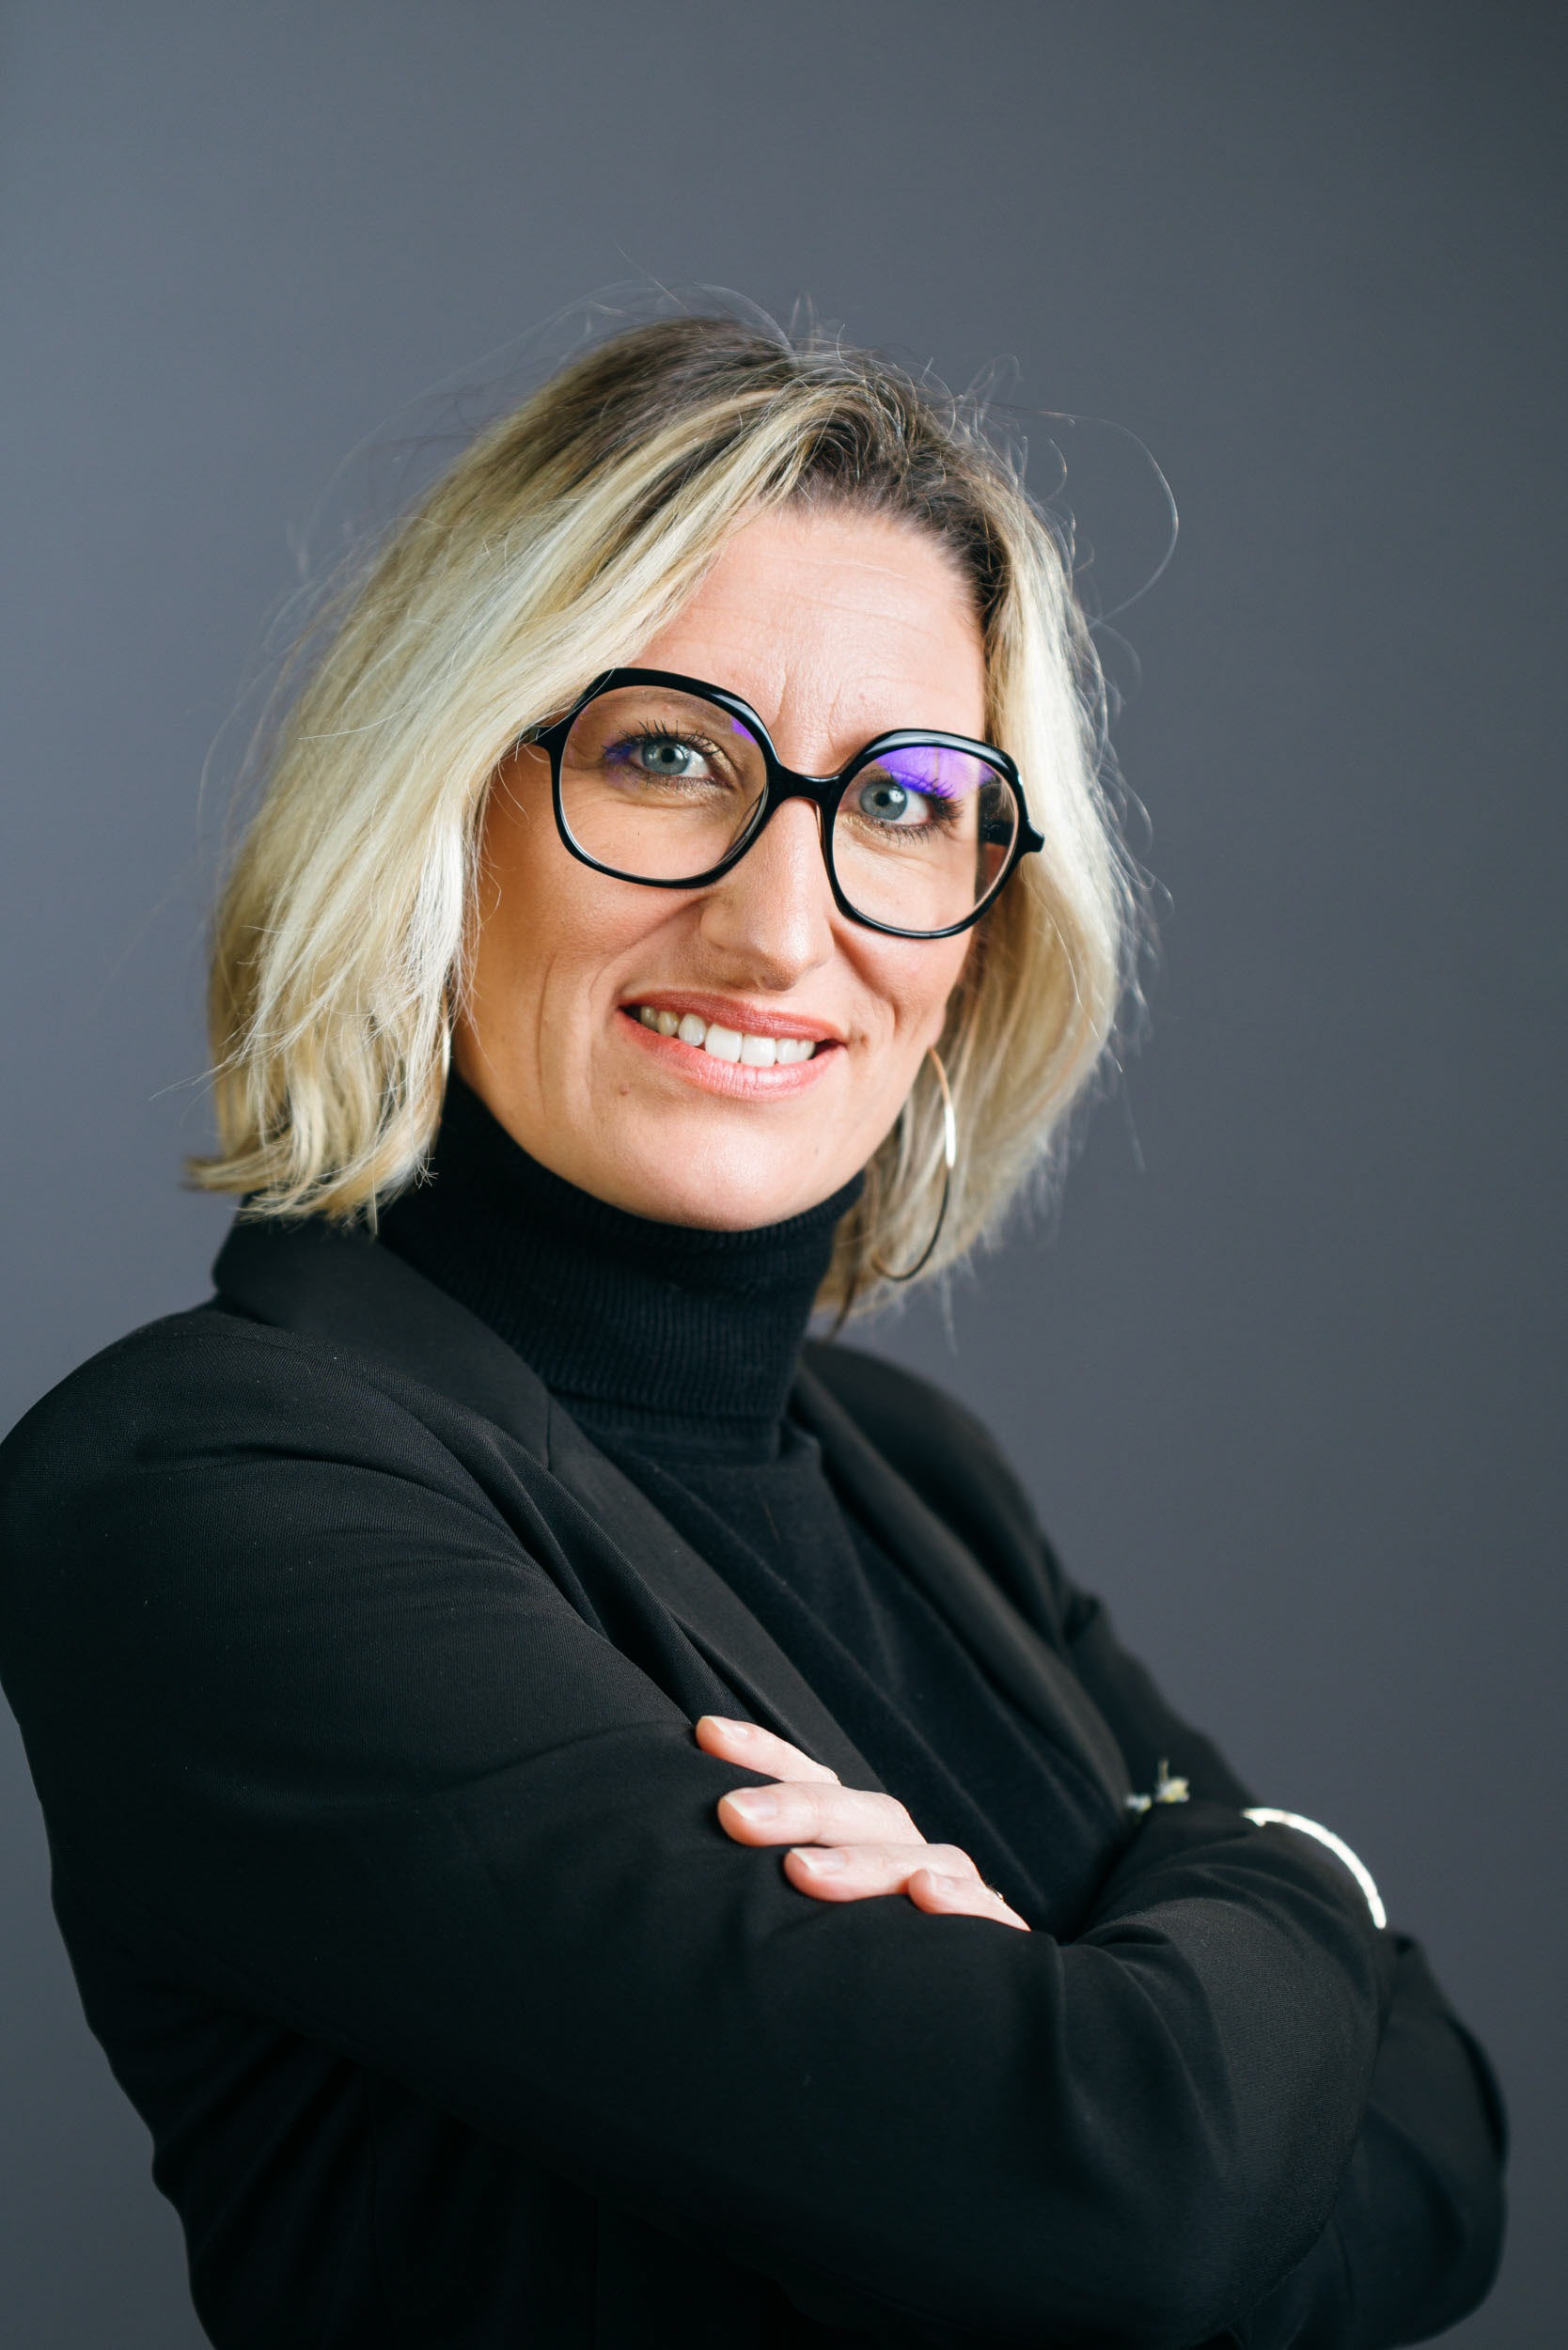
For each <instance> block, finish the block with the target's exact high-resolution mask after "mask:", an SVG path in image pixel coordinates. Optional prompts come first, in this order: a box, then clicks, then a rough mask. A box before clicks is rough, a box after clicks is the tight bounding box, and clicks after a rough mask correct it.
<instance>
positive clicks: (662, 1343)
mask: <svg viewBox="0 0 1568 2350" xmlns="http://www.w3.org/2000/svg"><path fill="white" fill-rule="evenodd" d="M860 1183H861V1178H860V1177H859V1176H858V1175H857V1176H856V1177H855V1179H854V1180H853V1182H851V1183H847V1184H846V1185H845V1186H844V1188H843V1189H842V1190H841V1191H839V1192H836V1193H835V1194H834V1195H833V1197H832V1198H831V1199H824V1200H823V1201H822V1202H821V1204H820V1205H819V1206H817V1207H814V1208H808V1210H807V1211H806V1213H805V1214H803V1215H796V1216H791V1217H790V1218H789V1219H788V1221H787V1222H785V1223H782V1224H768V1225H762V1226H760V1227H758V1228H756V1229H754V1230H749V1231H740V1232H711V1231H703V1230H697V1229H695V1228H694V1227H692V1226H690V1225H682V1224H660V1223H655V1222H653V1221H652V1220H651V1219H650V1218H649V1217H647V1216H640V1215H632V1214H628V1213H627V1211H626V1210H625V1209H623V1208H616V1207H611V1206H610V1205H608V1203H607V1202H605V1201H604V1200H603V1199H594V1198H593V1197H592V1196H591V1195H590V1194H589V1193H588V1192H585V1191H580V1190H579V1189H578V1188H577V1186H576V1184H574V1183H567V1182H565V1181H564V1180H563V1178H562V1177H560V1176H558V1175H555V1174H552V1172H551V1171H550V1169H549V1168H548V1167H541V1165H540V1163H539V1161H538V1160H537V1159H534V1158H531V1157H530V1156H529V1155H528V1153H527V1152H525V1151H524V1150H522V1149H521V1148H520V1147H519V1145H518V1144H517V1143H515V1142H514V1141H513V1140H512V1138H511V1136H510V1135H509V1134H508V1133H507V1132H506V1130H505V1128H504V1127H503V1126H501V1125H500V1123H499V1122H498V1121H497V1120H495V1119H494V1117H493V1116H492V1115H491V1113H490V1111H489V1110H488V1109H487V1108H486V1107H485V1105H484V1104H483V1103H482V1102H481V1101H480V1100H479V1098H478V1094H476V1093H475V1092H473V1091H472V1090H471V1089H470V1088H469V1087H467V1086H466V1085H464V1084H463V1081H462V1079H461V1078H459V1077H458V1076H456V1075H455V1074H454V1076H453V1077H452V1079H451V1082H450V1084H449V1086H448V1088H447V1102H446V1107H445V1111H444V1113H443V1117H442V1121H441V1131H440V1134H439V1136H438V1137H437V1140H436V1146H435V1150H434V1152H433V1154H432V1157H431V1167H430V1171H429V1174H428V1176H427V1177H425V1178H424V1179H423V1180H422V1181H421V1182H419V1183H416V1185H415V1186H414V1188H413V1189H412V1190H410V1191H407V1192H405V1193H404V1194H403V1195H402V1197H401V1198H400V1199H396V1200H394V1201H393V1203H392V1205H391V1206H390V1207H389V1208H387V1209H386V1210H384V1213H383V1215H382V1219H381V1225H380V1232H379V1237H380V1240H381V1242H382V1245H383V1246H385V1247H388V1248H391V1249H393V1250H395V1251H396V1253H397V1254H398V1255H399V1256H400V1257H401V1258H403V1260H404V1261H406V1262H407V1263H409V1264H412V1265H413V1266H414V1267H415V1269H416V1271H417V1272H419V1273H422V1274H424V1275H425V1276H426V1277H427V1279H430V1280H432V1281H434V1282H435V1283H436V1284H437V1285H438V1286H439V1287H440V1288H442V1289H444V1290H445V1291H446V1292H447V1294H448V1295H449V1296H452V1297H455V1298H456V1299H458V1301H459V1303H460V1304H462V1305H464V1306H466V1307H467V1308H469V1310H470V1311H471V1312H473V1313H476V1314H478V1317H479V1319H480V1320H481V1321H483V1322H485V1323H487V1324H489V1326H490V1328H491V1329H493V1330H494V1331H495V1332H496V1334H497V1336H499V1337H500V1338H503V1339H505V1340H506V1341H507V1343H508V1344H509V1345H510V1346H513V1347H515V1348H516V1349H517V1352H518V1353H519V1354H520V1355H522V1356H523V1357H524V1359H525V1361H526V1362H527V1363H529V1364H530V1365H531V1366H532V1367H533V1369H534V1370H535V1371H538V1373H539V1375H540V1377H541V1379H542V1380H543V1381H544V1384H545V1386H546V1387H549V1388H551V1389H552V1391H553V1392H555V1393H556V1394H558V1395H559V1396H560V1397H561V1398H562V1400H563V1402H565V1403H566V1404H567V1406H568V1408H569V1409H570V1410H572V1411H573V1412H574V1413H576V1415H577V1416H578V1417H579V1418H582V1419H583V1420H585V1421H586V1422H587V1423H588V1425H589V1426H590V1427H593V1428H597V1429H603V1430H604V1431H605V1432H606V1433H609V1432H614V1433H616V1434H619V1435H621V1436H623V1437H625V1438H628V1439H630V1440H632V1441H634V1442H635V1441H636V1440H637V1439H638V1438H639V1437H642V1436H646V1437H648V1438H650V1439H651V1440H655V1441H658V1440H665V1439H668V1440H670V1441H673V1442H675V1443H677V1444H678V1446H679V1448H680V1449H682V1450H683V1451H695V1452H707V1453H713V1454H715V1455H722V1456H728V1457H730V1458H736V1459H751V1460H757V1459H766V1458H770V1457H771V1456H772V1455H773V1453H774V1452H775V1451H776V1449H777V1442H778V1433H779V1428H780V1424H781V1421H782V1418H783V1412H784V1405H785V1402H786V1399H787V1397H788V1395H789V1391H790V1386H791V1382H792V1379H793V1377H794V1371H795V1364H796V1359H797V1357H798V1355H799V1353H800V1345H801V1340H802V1339H803V1338H804V1337H805V1335H806V1325H807V1323H808V1319H809V1317H810V1312H811V1307H812V1302H813V1300H814V1299H815V1297H816V1294H817V1291H818V1289H819V1288H820V1287H821V1285H822V1280H823V1275H824V1274H825V1272H826V1270H827V1265H828V1260H829V1258H830V1256H831V1254H832V1250H833V1235H834V1230H835V1228H836V1227H837V1225H838V1223H839V1218H840V1216H842V1215H843V1214H844V1213H845V1211H846V1210H847V1209H849V1208H850V1207H852V1206H853V1205H854V1203H855V1199H857V1198H858V1196H859V1191H860Z"/></svg>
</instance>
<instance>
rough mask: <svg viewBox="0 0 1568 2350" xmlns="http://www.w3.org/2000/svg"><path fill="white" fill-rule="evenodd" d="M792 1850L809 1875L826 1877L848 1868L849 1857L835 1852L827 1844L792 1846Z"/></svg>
mask: <svg viewBox="0 0 1568 2350" xmlns="http://www.w3.org/2000/svg"><path fill="white" fill-rule="evenodd" d="M790 1850H791V1851H792V1853H793V1854H794V1857H795V1858H796V1859H797V1860H798V1861H799V1862H800V1865H801V1867H802V1868H803V1869H804V1870H806V1872H808V1875H810V1876H814V1877H824V1876H826V1875H827V1874H828V1873H829V1872H830V1871H832V1870H834V1869H843V1868H847V1866H848V1865H849V1855H848V1854H847V1853H841V1852H835V1851H834V1850H833V1848H832V1846H831V1845H826V1844H792V1845H791V1847H790Z"/></svg>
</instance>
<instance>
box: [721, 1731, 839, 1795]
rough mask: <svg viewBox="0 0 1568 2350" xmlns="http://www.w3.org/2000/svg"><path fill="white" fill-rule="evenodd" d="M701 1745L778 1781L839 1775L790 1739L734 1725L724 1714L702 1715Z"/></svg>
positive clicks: (836, 1782)
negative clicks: (795, 1745)
mask: <svg viewBox="0 0 1568 2350" xmlns="http://www.w3.org/2000/svg"><path fill="white" fill-rule="evenodd" d="M697 1743H698V1746H699V1747H701V1748H702V1750H703V1752H704V1753H705V1754H717V1755H722V1757H723V1758H724V1760H725V1761H726V1762H727V1763H745V1766H746V1768H747V1769H748V1770H752V1771H766V1772H768V1773H769V1774H771V1776H772V1777H773V1778H818V1779H831V1780H832V1781H833V1783H834V1785H835V1786H837V1784H838V1780H839V1774H838V1772H837V1771H830V1770H829V1769H828V1767H827V1765H826V1763H814V1762H813V1761H812V1760H811V1757H810V1756H809V1755H808V1754H802V1752H801V1750H800V1748H799V1747H792V1746H791V1744H790V1742H789V1740H788V1739H787V1738H776V1737H775V1735H774V1733H773V1731H771V1730H764V1729H763V1728H762V1726H761V1724H760V1722H733V1721H729V1720H727V1719H726V1717H725V1716H723V1715H721V1714H701V1715H699V1716H698V1721H697Z"/></svg>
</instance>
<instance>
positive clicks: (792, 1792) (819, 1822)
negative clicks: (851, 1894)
mask: <svg viewBox="0 0 1568 2350" xmlns="http://www.w3.org/2000/svg"><path fill="white" fill-rule="evenodd" d="M718 1816H719V1825H720V1826H721V1827H722V1828H723V1829H724V1831H725V1833H726V1835H727V1836H733V1837H734V1838H735V1840H736V1841H737V1842H739V1843H743V1844H923V1843H924V1841H925V1839H924V1837H922V1835H921V1834H920V1831H919V1829H918V1828H917V1826H916V1825H915V1823H914V1821H913V1820H912V1819H911V1818H910V1816H909V1814H908V1812H907V1811H906V1810H904V1808H903V1806H902V1803H898V1802H895V1800H894V1798H893V1797H892V1796H891V1795H882V1794H873V1793H872V1791H871V1790H870V1788H869V1787H840V1786H839V1782H838V1780H837V1779H832V1780H829V1781H825V1782H818V1783H816V1784H810V1783H807V1782H804V1781H801V1780H792V1779H780V1780H778V1781H776V1783H775V1784H774V1785H773V1786H772V1787H737V1788H736V1789H735V1790H734V1792H733V1793H732V1794H728V1795H721V1796H720V1797H719V1804H718Z"/></svg>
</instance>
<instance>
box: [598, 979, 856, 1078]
mask: <svg viewBox="0 0 1568 2350" xmlns="http://www.w3.org/2000/svg"><path fill="white" fill-rule="evenodd" d="M641 1004H646V1005H647V1006H648V1008H649V1010H650V1011H672V1012H674V1013H675V1014H676V1016H677V1018H679V1017H680V1016H681V1014H682V1013H683V1012H688V1011H690V1012H695V1013H696V1014H697V1017H698V1019H699V1020H706V1021H708V1022H710V1023H712V1022H713V1021H715V1020H716V1021H717V1022H718V1024H719V1026H720V1027H723V1028H734V1029H736V1030H738V1031H739V1033H740V1034H741V1035H742V1036H771V1037H786V1036H787V1037H806V1038H808V1040H809V1041H810V1042H811V1043H813V1044H844V1043H847V1042H848V1039H847V1038H846V1036H845V1035H844V1032H843V1030H842V1029H841V1028H839V1027H835V1026H834V1025H833V1023H832V1021H830V1020H809V1019H806V1018H804V1017H803V1016H802V1015H801V1014H800V1013H799V1012H789V1011H766V1010H765V1009H764V1008H763V1006H762V1005H760V1004H748V1003H745V1001H743V999H742V998H741V997H740V996H739V995H705V994H704V993H703V991H702V990H701V989H700V988H689V987H654V988H650V989H649V990H648V991H647V992H646V993H645V994H643V995H625V996H622V998H621V1000H620V1004H619V1010H620V1011H624V1012H627V1013H629V1014H632V1015H633V1016H634V1017H635V1007H637V1006H638V1005H641ZM643 1033H644V1035H645V1036H646V1035H647V1034H649V1033H650V1031H649V1030H647V1029H644V1031H643ZM694 1049H696V1050H698V1051H700V1049H701V1048H700V1046H698V1047H696V1048H694V1047H693V1046H691V1045H688V1046H687V1047H686V1050H687V1051H688V1052H691V1051H693V1050H694ZM811 1065H812V1064H811V1063H810V1062H809V1061H801V1062H799V1063H798V1064H797V1066H799V1067H800V1068H802V1069H809V1068H810V1067H811Z"/></svg>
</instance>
